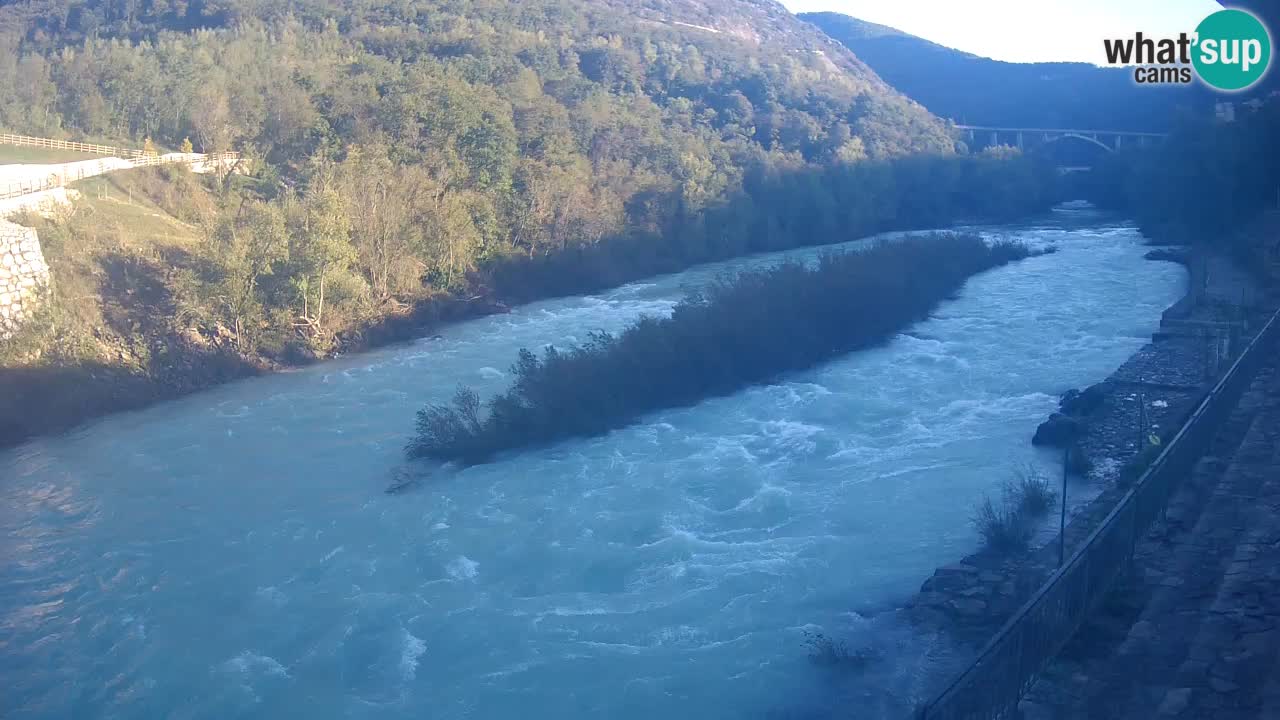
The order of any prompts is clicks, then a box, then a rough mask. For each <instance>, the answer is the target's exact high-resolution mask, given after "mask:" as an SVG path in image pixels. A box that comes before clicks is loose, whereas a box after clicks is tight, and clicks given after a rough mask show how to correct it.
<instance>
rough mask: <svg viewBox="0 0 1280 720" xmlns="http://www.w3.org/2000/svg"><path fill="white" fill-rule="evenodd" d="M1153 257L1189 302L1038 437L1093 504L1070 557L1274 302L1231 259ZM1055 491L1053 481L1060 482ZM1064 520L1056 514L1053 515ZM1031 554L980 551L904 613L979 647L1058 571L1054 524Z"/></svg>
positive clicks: (1185, 254) (934, 581)
mask: <svg viewBox="0 0 1280 720" xmlns="http://www.w3.org/2000/svg"><path fill="white" fill-rule="evenodd" d="M1148 257H1149V258H1150V259H1153V260H1176V261H1178V262H1181V263H1183V264H1184V265H1186V266H1187V268H1188V273H1189V276H1190V282H1189V284H1188V292H1187V295H1186V296H1185V297H1184V298H1183V299H1182V300H1181V301H1179V302H1178V303H1176V304H1174V305H1173V306H1172V307H1170V308H1169V309H1168V310H1167V311H1166V312H1165V313H1164V315H1163V317H1162V320H1161V327H1160V330H1159V331H1158V332H1156V333H1155V334H1154V335H1153V337H1152V341H1151V342H1150V343H1148V344H1147V345H1145V346H1143V347H1142V348H1141V349H1139V350H1138V351H1137V352H1136V353H1134V354H1133V355H1132V356H1131V357H1130V358H1129V360H1128V361H1127V362H1125V363H1124V364H1123V365H1121V366H1120V367H1119V368H1118V369H1117V370H1116V371H1115V372H1113V373H1112V374H1111V375H1110V376H1109V377H1108V378H1107V379H1106V380H1104V381H1103V382H1101V383H1098V384H1097V385H1094V386H1092V387H1090V388H1086V389H1084V390H1083V391H1072V392H1068V393H1067V394H1066V395H1064V397H1063V401H1062V403H1061V407H1060V411H1059V413H1057V414H1055V415H1054V416H1053V417H1052V418H1050V419H1049V420H1048V421H1046V423H1045V424H1044V425H1042V426H1041V427H1040V429H1039V430H1038V431H1037V441H1038V442H1039V443H1040V444H1046V445H1051V446H1057V447H1061V448H1062V450H1063V452H1064V461H1065V462H1066V463H1067V464H1068V465H1069V470H1070V471H1071V473H1072V474H1074V475H1075V476H1077V477H1076V480H1077V481H1076V482H1075V484H1074V486H1075V487H1077V488H1078V487H1081V486H1082V484H1083V486H1085V487H1089V488H1090V489H1091V490H1092V491H1093V492H1096V497H1095V498H1094V499H1093V500H1091V501H1090V502H1088V503H1085V504H1083V505H1081V506H1079V507H1076V508H1075V509H1073V510H1072V511H1071V514H1070V516H1069V521H1068V524H1067V528H1066V533H1065V538H1066V543H1065V544H1066V554H1067V555H1070V554H1071V552H1072V550H1073V549H1074V548H1075V547H1078V546H1079V544H1080V543H1081V542H1083V541H1084V540H1085V539H1086V538H1087V537H1088V535H1089V533H1090V532H1092V531H1093V529H1094V528H1096V527H1097V526H1098V524H1099V523H1100V522H1101V521H1102V520H1103V518H1105V517H1106V515H1107V513H1108V512H1110V510H1111V509H1112V508H1113V507H1114V505H1115V503H1116V501H1117V500H1118V499H1119V498H1120V497H1121V496H1122V495H1123V494H1124V492H1125V490H1126V489H1127V486H1128V483H1129V482H1131V481H1132V480H1133V479H1136V477H1137V476H1138V475H1139V474H1140V472H1141V470H1140V468H1141V467H1142V462H1143V459H1144V458H1139V455H1140V454H1142V453H1144V452H1145V453H1147V454H1148V457H1146V458H1145V459H1146V460H1149V459H1150V458H1151V457H1154V454H1155V453H1156V452H1158V449H1159V443H1160V442H1162V441H1164V440H1167V439H1168V438H1169V437H1171V436H1172V435H1173V434H1174V433H1175V432H1176V431H1177V429H1178V428H1179V427H1180V426H1181V424H1182V422H1183V420H1184V418H1185V417H1186V416H1187V415H1188V414H1189V413H1190V412H1191V411H1192V410H1193V408H1194V407H1195V405H1196V403H1198V402H1199V401H1200V400H1201V399H1202V398H1203V397H1204V395H1205V394H1206V393H1207V392H1208V390H1209V388H1210V387H1211V386H1212V382H1213V380H1214V379H1215V378H1216V377H1217V376H1218V374H1219V372H1220V371H1221V370H1224V369H1225V368H1226V367H1227V366H1228V365H1229V362H1230V359H1231V358H1233V357H1234V354H1235V353H1236V352H1237V351H1238V349H1239V348H1243V347H1244V346H1245V345H1246V344H1247V342H1248V340H1249V339H1251V337H1252V334H1253V333H1256V332H1257V330H1258V329H1259V328H1260V327H1261V324H1262V319H1263V318H1265V317H1266V316H1267V315H1268V314H1269V313H1268V311H1267V308H1269V307H1273V305H1274V301H1273V300H1272V299H1269V298H1268V297H1267V296H1266V295H1265V293H1264V292H1263V290H1262V288H1261V287H1260V286H1259V285H1258V283H1257V282H1256V281H1255V280H1254V278H1253V277H1252V276H1251V275H1249V274H1248V273H1246V272H1244V271H1242V270H1241V269H1240V268H1239V267H1238V266H1237V264H1236V263H1235V262H1233V261H1232V260H1231V259H1229V258H1227V257H1225V256H1223V255H1218V254H1212V253H1207V252H1203V251H1192V250H1182V249H1161V250H1157V251H1153V253H1152V254H1151V255H1149V256H1148ZM1055 484H1056V483H1055ZM1053 521H1054V522H1053V524H1054V525H1056V521H1057V514H1056V512H1055V513H1054V517H1053ZM1038 540H1039V541H1040V542H1039V543H1038V544H1036V545H1035V547H1034V548H1033V549H1032V551H1030V552H1027V553H1024V554H1021V555H1015V556H1009V555H999V554H995V553H991V552H986V551H980V552H978V553H975V554H973V555H970V556H968V557H966V558H964V559H963V560H961V561H960V562H958V563H955V564H953V565H948V566H945V567H942V568H939V569H938V570H937V571H936V572H935V573H934V574H933V576H931V577H930V578H929V579H927V580H926V581H925V582H924V584H923V585H922V586H921V589H920V591H919V592H918V593H916V594H915V595H914V596H913V597H911V598H909V599H908V600H907V602H906V603H905V604H904V607H903V609H902V612H903V613H904V614H905V615H906V617H907V619H908V620H909V621H910V622H911V623H912V624H913V625H915V626H916V627H917V629H918V630H919V631H921V632H924V633H936V634H938V635H943V636H947V637H949V638H951V639H954V640H957V641H959V642H960V643H961V644H962V645H968V646H970V647H973V648H975V649H976V647H977V646H979V645H980V644H982V643H984V642H985V641H986V640H988V639H989V638H990V637H991V636H992V635H993V634H994V633H995V632H996V631H997V630H998V629H999V628H1000V626H1001V625H1002V624H1003V623H1004V622H1005V621H1006V620H1008V619H1009V617H1011V616H1012V615H1013V614H1014V612H1016V611H1017V609H1018V608H1019V607H1021V605H1022V604H1023V603H1024V602H1025V601H1026V600H1027V599H1028V598H1029V597H1030V596H1031V594H1032V593H1034V592H1035V591H1036V590H1037V589H1038V588H1039V587H1040V585H1041V584H1042V583H1043V581H1044V580H1045V579H1046V578H1047V577H1048V576H1049V574H1050V573H1052V571H1053V570H1054V568H1055V567H1056V566H1057V562H1058V552H1059V540H1058V533H1057V531H1056V527H1054V528H1053V529H1052V530H1050V529H1048V528H1044V531H1043V532H1041V533H1040V534H1039V536H1038Z"/></svg>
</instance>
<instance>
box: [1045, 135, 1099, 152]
mask: <svg viewBox="0 0 1280 720" xmlns="http://www.w3.org/2000/svg"><path fill="white" fill-rule="evenodd" d="M1067 138H1071V139H1073V140H1083V141H1084V142H1087V143H1091V144H1093V145H1097V146H1098V147H1100V148H1102V149H1103V150H1106V151H1107V152H1109V153H1113V152H1115V148H1113V147H1111V146H1110V145H1108V144H1106V143H1104V142H1102V141H1101V140H1099V139H1098V138H1096V137H1090V136H1088V135H1081V134H1079V133H1063V134H1061V135H1058V136H1057V137H1053V138H1050V139H1048V140H1045V142H1044V144H1045V145H1050V144H1053V143H1056V142H1059V141H1062V140H1066V139H1067Z"/></svg>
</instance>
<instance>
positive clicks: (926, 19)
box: [782, 0, 1222, 64]
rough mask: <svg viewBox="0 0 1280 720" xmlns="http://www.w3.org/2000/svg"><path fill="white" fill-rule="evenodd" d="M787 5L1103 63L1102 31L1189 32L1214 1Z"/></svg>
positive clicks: (974, 48)
mask: <svg viewBox="0 0 1280 720" xmlns="http://www.w3.org/2000/svg"><path fill="white" fill-rule="evenodd" d="M782 4H783V5H786V6H787V9H789V10H791V11H792V12H796V13H800V12H818V11H824V10H827V11H832V12H838V13H844V14H845V15H852V16H853V17H856V18H858V19H860V20H867V21H869V22H874V23H879V24H881V25H888V26H890V27H895V28H897V29H899V30H902V31H904V32H908V33H911V34H912V35H918V36H920V37H922V38H925V39H926V40H932V41H933V42H936V43H938V44H939V45H946V46H947V47H953V48H957V49H959V50H964V51H965V52H970V53H973V54H975V55H982V56H984V57H992V58H995V59H997V60H1008V61H1010V62H1042V61H1052V60H1074V61H1081V62H1092V63H1099V64H1100V63H1103V62H1105V55H1104V54H1103V49H1102V40H1103V38H1108V37H1115V38H1122V37H1126V36H1127V37H1133V34H1134V33H1135V32H1137V31H1139V30H1141V31H1142V33H1143V34H1144V35H1147V36H1149V37H1150V36H1155V37H1176V36H1177V35H1178V33H1180V32H1187V33H1190V32H1192V31H1194V30H1195V29H1196V26H1197V25H1199V24H1200V21H1201V20H1203V19H1204V18H1205V17H1206V16H1207V15H1209V14H1210V13H1212V12H1214V11H1216V10H1221V9H1222V6H1221V5H1219V4H1218V3H1217V2H1215V1H1214V0H782Z"/></svg>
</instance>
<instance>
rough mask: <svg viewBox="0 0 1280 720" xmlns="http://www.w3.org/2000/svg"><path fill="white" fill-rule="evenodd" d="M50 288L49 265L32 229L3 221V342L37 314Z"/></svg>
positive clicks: (0, 288)
mask: <svg viewBox="0 0 1280 720" xmlns="http://www.w3.org/2000/svg"><path fill="white" fill-rule="evenodd" d="M48 286H49V266H48V265H47V264H46V263H45V261H44V253H42V252H41V251H40V239H39V238H38V237H37V236H36V231H35V230H32V229H31V228H26V227H22V226H21V225H15V224H13V223H11V222H7V221H5V220H0V340H8V339H10V338H12V337H13V335H14V333H16V332H17V331H18V329H19V328H21V327H22V323H23V322H24V321H25V320H26V319H27V318H29V317H31V315H32V313H34V312H35V310H36V306H37V305H38V304H39V302H40V300H41V296H42V295H43V294H44V291H45V289H46V288H48Z"/></svg>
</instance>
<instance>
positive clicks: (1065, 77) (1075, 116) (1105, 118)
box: [799, 12, 1205, 132]
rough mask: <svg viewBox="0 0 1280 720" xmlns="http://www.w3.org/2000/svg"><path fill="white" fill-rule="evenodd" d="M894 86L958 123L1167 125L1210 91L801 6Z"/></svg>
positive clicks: (1135, 127) (1156, 127) (1141, 127)
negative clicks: (1026, 56)
mask: <svg viewBox="0 0 1280 720" xmlns="http://www.w3.org/2000/svg"><path fill="white" fill-rule="evenodd" d="M799 17H800V18H801V19H802V20H805V21H807V22H809V23H812V24H813V25H815V26H816V27H818V28H820V29H822V30H823V32H825V33H827V34H828V35H830V36H831V37H832V38H833V39H835V40H836V41H838V42H840V43H841V44H843V45H844V46H845V47H847V48H848V49H849V50H851V51H853V53H854V54H856V55H857V56H858V57H859V58H861V59H862V61H863V62H865V63H866V64H867V65H869V66H870V67H871V69H872V70H874V71H875V72H876V74H878V75H879V76H880V77H881V78H883V79H884V80H885V81H886V82H888V83H889V84H890V85H892V86H894V87H895V88H897V89H898V90H900V91H902V92H903V93H905V94H906V95H907V96H909V97H911V98H912V99H914V100H916V101H917V102H919V103H920V104H921V105H924V106H925V107H926V108H928V109H929V111H930V112H932V113H934V114H936V115H939V116H942V117H945V118H949V119H951V120H953V121H955V122H956V123H959V124H969V125H992V126H1005V127H1015V126H1016V127H1072V128H1082V129H1110V130H1134V131H1151V132H1161V131H1164V130H1167V129H1168V128H1169V127H1170V126H1171V124H1172V122H1173V120H1174V118H1175V117H1176V115H1177V113H1178V108H1179V107H1181V106H1190V105H1201V104H1203V103H1204V102H1205V93H1204V92H1203V91H1201V90H1199V89H1198V88H1196V87H1194V86H1193V87H1187V86H1160V87H1157V86H1140V85H1137V84H1135V83H1134V80H1133V75H1132V73H1131V72H1130V71H1129V70H1126V69H1122V68H1104V67H1098V66H1095V65H1090V64H1088V63H1072V62H1061V63H1010V62H1003V61H999V60H993V59H990V58H985V57H980V56H977V55H972V54H970V53H966V52H962V51H959V50H954V49H952V48H948V47H944V46H942V45H938V44H937V43H934V42H930V41H928V40H925V39H923V38H919V37H916V36H914V35H910V34H908V33H905V32H902V31H900V30H896V29H894V28H890V27H886V26H883V25H877V24H875V23H869V22H865V21H863V20H859V19H857V18H852V17H849V16H847V15H841V14H839V13H831V12H823V13H803V14H801V15H800V16H799Z"/></svg>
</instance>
